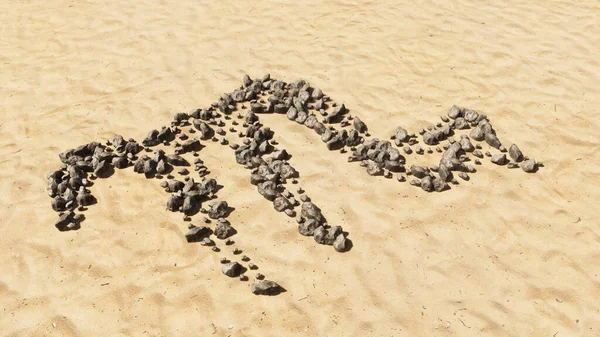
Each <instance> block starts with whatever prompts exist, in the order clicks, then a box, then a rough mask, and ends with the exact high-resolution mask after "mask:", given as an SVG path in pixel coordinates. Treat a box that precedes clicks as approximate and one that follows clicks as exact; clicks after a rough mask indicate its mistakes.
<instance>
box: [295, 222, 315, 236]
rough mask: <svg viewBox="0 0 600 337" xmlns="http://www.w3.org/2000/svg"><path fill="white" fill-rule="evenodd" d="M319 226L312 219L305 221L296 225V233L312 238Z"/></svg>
mask: <svg viewBox="0 0 600 337" xmlns="http://www.w3.org/2000/svg"><path fill="white" fill-rule="evenodd" d="M319 226H320V224H319V222H318V221H316V220H314V219H307V220H306V221H302V222H300V223H299V224H298V232H299V233H300V234H302V235H304V236H312V235H313V234H314V232H315V229H317V227H319Z"/></svg>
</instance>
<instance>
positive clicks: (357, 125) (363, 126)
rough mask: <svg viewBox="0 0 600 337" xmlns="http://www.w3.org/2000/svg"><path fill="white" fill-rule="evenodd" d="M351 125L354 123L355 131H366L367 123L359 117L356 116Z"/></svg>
mask: <svg viewBox="0 0 600 337" xmlns="http://www.w3.org/2000/svg"><path fill="white" fill-rule="evenodd" d="M353 125H354V129H355V130H356V131H358V132H360V133H365V132H367V125H366V124H365V123H364V122H363V121H361V120H360V118H358V117H356V118H354V122H353Z"/></svg>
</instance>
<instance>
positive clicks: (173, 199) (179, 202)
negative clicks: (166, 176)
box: [167, 195, 183, 212]
mask: <svg viewBox="0 0 600 337" xmlns="http://www.w3.org/2000/svg"><path fill="white" fill-rule="evenodd" d="M181 206H183V198H182V197H180V196H178V195H170V196H169V199H167V210H169V211H171V212H177V211H178V210H179V208H180V207H181Z"/></svg>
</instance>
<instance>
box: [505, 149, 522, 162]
mask: <svg viewBox="0 0 600 337" xmlns="http://www.w3.org/2000/svg"><path fill="white" fill-rule="evenodd" d="M508 155H509V156H510V158H512V160H514V161H516V162H517V163H518V162H520V161H522V160H523V153H522V152H521V150H520V149H519V147H518V146H517V145H516V144H512V145H511V146H510V148H509V149H508Z"/></svg>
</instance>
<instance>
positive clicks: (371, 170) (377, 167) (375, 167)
mask: <svg viewBox="0 0 600 337" xmlns="http://www.w3.org/2000/svg"><path fill="white" fill-rule="evenodd" d="M367 173H368V174H369V175H370V176H380V175H382V174H383V167H381V164H379V163H377V162H375V161H373V160H369V163H368V165H367Z"/></svg>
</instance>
